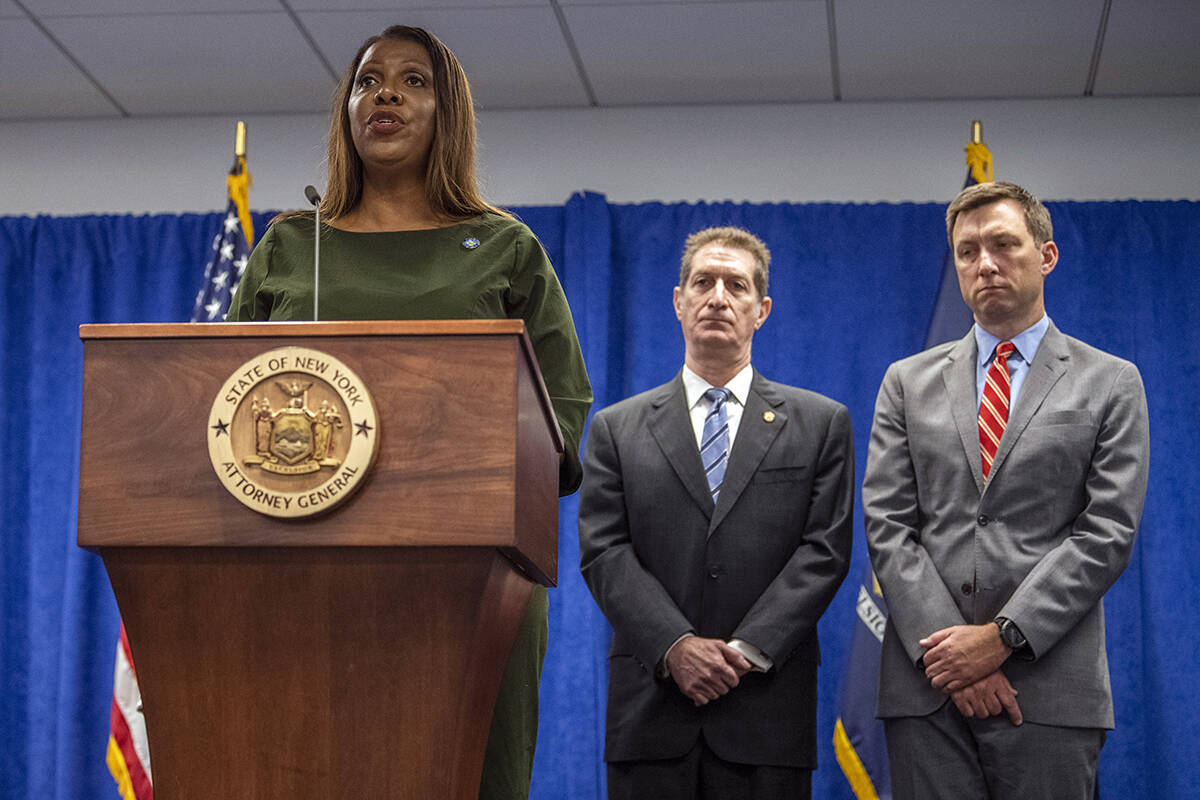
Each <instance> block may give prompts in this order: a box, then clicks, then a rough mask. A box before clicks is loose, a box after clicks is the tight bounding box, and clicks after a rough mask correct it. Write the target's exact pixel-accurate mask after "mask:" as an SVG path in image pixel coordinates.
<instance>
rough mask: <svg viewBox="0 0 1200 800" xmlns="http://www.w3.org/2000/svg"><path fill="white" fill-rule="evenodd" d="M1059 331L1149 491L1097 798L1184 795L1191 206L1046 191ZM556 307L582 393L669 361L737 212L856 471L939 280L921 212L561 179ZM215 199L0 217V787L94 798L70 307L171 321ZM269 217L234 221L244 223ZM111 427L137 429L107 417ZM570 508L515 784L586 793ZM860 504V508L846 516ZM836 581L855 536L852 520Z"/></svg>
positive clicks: (1199, 364) (92, 575)
mask: <svg viewBox="0 0 1200 800" xmlns="http://www.w3.org/2000/svg"><path fill="white" fill-rule="evenodd" d="M1050 210H1051V213H1052V214H1053V217H1054V223H1055V230H1056V236H1055V239H1056V240H1057V242H1058V243H1059V247H1060V250H1061V252H1062V259H1061V261H1060V262H1059V265H1058V268H1057V270H1056V271H1055V272H1054V274H1053V275H1051V277H1050V278H1049V280H1048V284H1047V306H1048V308H1049V311H1050V315H1051V316H1052V317H1053V318H1054V320H1055V322H1056V323H1057V324H1058V326H1059V327H1060V328H1061V329H1062V330H1064V331H1065V332H1067V333H1070V334H1073V335H1075V336H1078V337H1080V338H1082V339H1084V340H1086V341H1088V342H1090V343H1092V344H1094V345H1097V346H1099V347H1101V348H1103V349H1105V350H1108V351H1110V352H1113V353H1116V354H1118V355H1120V356H1124V357H1126V358H1129V359H1132V360H1133V361H1135V362H1136V363H1137V364H1138V366H1139V367H1140V368H1141V371H1142V375H1143V378H1144V380H1145V383H1146V389H1147V393H1148V395H1149V402H1150V414H1151V437H1152V441H1151V454H1152V455H1151V470H1150V490H1149V496H1148V498H1147V503H1146V511H1145V515H1144V517H1143V520H1142V530H1141V533H1140V535H1139V538H1138V541H1137V545H1136V548H1135V552H1134V557H1133V562H1132V564H1131V565H1130V567H1129V569H1128V570H1127V571H1126V573H1125V574H1124V576H1123V577H1122V578H1121V579H1120V580H1119V581H1118V582H1117V584H1116V585H1115V586H1114V587H1113V589H1112V590H1111V591H1110V592H1109V593H1108V596H1107V598H1106V607H1107V617H1108V625H1109V639H1108V647H1109V659H1110V665H1111V670H1112V678H1113V691H1114V694H1115V695H1116V705H1117V729H1116V731H1115V732H1113V733H1112V735H1111V736H1110V737H1109V739H1108V744H1107V745H1106V746H1105V748H1104V751H1103V755H1102V764H1101V785H1102V789H1103V792H1104V795H1105V796H1107V797H1155V798H1172V797H1178V798H1183V797H1192V796H1195V795H1196V794H1197V793H1200V765H1198V764H1197V761H1196V759H1195V751H1196V747H1197V737H1196V734H1195V723H1194V720H1195V715H1196V711H1197V709H1198V707H1200V704H1198V702H1197V700H1196V699H1195V692H1194V690H1193V689H1192V687H1193V683H1194V682H1193V680H1192V678H1193V675H1194V670H1195V665H1196V664H1198V663H1200V622H1198V620H1200V598H1198V594H1200V593H1198V591H1197V588H1196V587H1197V584H1196V580H1195V570H1196V566H1197V565H1198V564H1200V552H1198V551H1200V545H1198V544H1197V537H1196V536H1195V531H1196V530H1197V529H1200V512H1197V510H1196V502H1195V500H1196V498H1197V496H1200V480H1198V478H1197V470H1196V469H1195V467H1194V466H1193V462H1194V456H1193V454H1194V453H1196V452H1200V424H1198V423H1197V404H1196V400H1195V398H1196V396H1197V394H1198V393H1200V330H1198V329H1197V321H1198V320H1197V313H1198V312H1197V309H1200V277H1198V275H1200V272H1198V267H1200V263H1198V259H1197V255H1196V254H1197V253H1200V204H1198V203H1187V202H1154V203H1139V202H1112V203H1052V204H1050ZM517 211H518V213H519V214H520V215H521V217H522V218H523V219H524V220H525V221H526V222H527V223H528V224H529V225H530V227H532V228H533V230H534V231H535V232H536V233H537V234H538V236H539V237H541V239H542V241H543V243H544V244H545V246H546V248H547V250H548V251H549V253H550V256H551V259H552V260H553V262H554V263H555V265H556V267H557V269H558V271H559V274H560V276H561V278H562V282H563V285H564V286H565V288H566V291H567V296H568V299H569V300H570V303H571V307H572V309H573V310H574V313H575V321H576V326H577V328H578V330H579V334H580V339H581V341H582V343H583V348H584V355H585V358H586V359H587V363H588V367H589V372H590V374H591V377H592V383H593V386H594V388H595V392H596V407H597V408H599V407H602V406H605V405H608V404H610V403H612V402H615V401H616V400H619V399H621V398H623V397H626V396H628V395H630V394H632V393H634V392H637V391H641V390H643V389H646V388H649V387H651V386H655V385H657V384H659V383H662V382H664V381H666V380H668V379H670V378H671V377H672V376H673V375H674V374H675V372H676V371H677V370H678V368H679V366H680V363H681V360H682V353H683V340H682V337H681V335H680V332H679V327H678V323H677V322H676V320H675V318H674V313H673V311H672V308H671V289H672V287H673V286H674V285H675V282H676V279H677V272H678V255H679V252H680V249H681V246H682V242H683V239H684V238H685V237H686V235H687V234H688V233H690V232H692V231H694V230H696V229H698V228H701V227H705V226H709V225H715V224H738V225H743V226H745V227H747V228H749V229H751V230H753V231H755V232H757V233H758V234H759V235H760V236H761V237H762V238H763V239H764V240H765V241H766V242H767V244H768V245H769V246H770V247H771V249H772V252H773V254H774V258H775V260H774V264H773V267H772V275H771V292H770V293H771V295H772V296H773V298H774V303H775V304H774V307H773V311H772V315H771V319H770V320H769V321H768V322H767V324H766V325H765V326H764V328H763V329H762V330H761V331H759V333H758V335H757V336H756V340H755V348H754V353H755V356H754V361H755V365H756V367H757V368H758V369H759V370H760V371H762V372H763V373H765V374H766V375H768V376H769V377H771V378H773V379H775V380H779V381H784V382H787V383H793V384H797V385H800V386H805V387H808V388H811V389H815V390H817V391H820V392H823V393H825V394H828V395H830V396H832V397H834V398H837V399H838V400H841V401H842V402H844V403H846V404H847V405H848V406H849V408H850V412H851V415H852V417H853V420H854V426H855V443H856V447H857V459H858V469H859V474H860V477H861V470H862V465H863V463H864V461H865V457H866V444H867V437H868V433H869V428H870V423H871V412H872V408H873V404H874V398H875V393H876V390H877V389H878V385H879V381H880V379H881V378H882V376H883V372H884V369H885V368H886V367H887V365H888V364H889V363H890V362H891V361H893V360H895V359H898V358H901V357H903V356H905V355H908V354H910V353H913V352H915V351H917V350H919V349H920V348H921V346H922V343H923V340H924V336H925V331H926V327H927V325H928V321H929V316H930V313H931V311H932V308H933V302H934V297H935V294H936V291H937V285H938V276H939V271H940V269H941V266H942V256H943V253H944V251H945V240H944V233H943V228H942V221H941V218H942V207H941V206H940V205H936V204H902V205H884V204H877V205H849V204H836V205H834V204H813V205H786V204H778V205H775V204H772V205H757V204H715V205H708V204H697V205H692V204H659V203H648V204H637V205H620V204H610V203H608V202H607V201H606V200H605V198H604V197H602V196H600V195H596V194H580V195H576V196H574V197H572V198H571V199H570V200H569V201H568V202H567V203H566V204H565V205H563V206H552V207H536V208H532V207H531V208H522V209H517ZM220 217H221V215H220V214H218V213H213V214H206V215H192V214H185V215H179V216H175V215H156V216H87V217H73V218H53V217H37V218H30V217H9V218H0V282H2V285H3V289H4V296H3V300H2V301H0V370H2V372H0V376H2V377H0V387H2V391H0V420H3V423H2V424H3V428H2V432H3V437H4V442H5V448H4V468H3V469H2V470H0V474H2V476H3V477H2V478H0V480H2V481H3V503H4V506H3V507H4V512H5V513H4V529H3V531H2V532H0V625H2V626H3V628H2V630H0V676H2V678H3V687H4V688H3V691H2V694H0V730H3V731H4V733H5V736H4V739H5V745H4V747H2V748H0V797H5V798H13V800H46V799H47V798H56V799H58V798H61V800H67V799H68V798H70V799H72V800H73V799H74V798H115V797H116V791H115V788H114V785H113V784H112V782H111V780H110V778H109V776H108V774H107V771H106V768H105V766H104V748H105V741H106V738H107V735H108V713H109V705H110V702H111V681H112V667H113V656H114V648H115V644H116V639H117V609H116V605H115V603H114V601H113V598H112V592H111V589H110V588H109V585H108V580H107V577H106V575H105V573H104V569H103V566H102V564H101V563H100V560H99V559H98V558H97V557H96V556H93V555H91V554H89V553H86V552H84V551H81V550H79V549H78V548H77V547H76V546H75V510H76V484H77V476H78V458H79V453H78V444H77V442H78V435H79V424H80V420H79V409H80V376H81V369H82V367H81V360H82V347H81V345H80V343H79V339H78V331H77V326H78V325H79V324H80V323H84V322H165V321H180V320H185V319H187V317H188V314H189V312H190V310H191V305H192V300H193V297H194V295H195V293H196V290H197V288H198V282H199V281H200V279H201V275H202V273H203V269H204V260H205V258H206V257H207V255H208V253H209V249H208V245H209V243H210V242H211V240H212V237H213V235H214V234H215V232H216V230H217V227H218V225H219V221H220ZM268 217H269V215H261V214H260V215H256V219H255V225H256V228H257V229H258V230H263V229H264V227H263V226H265V223H266V219H267V218H268ZM130 424H137V421H136V420H130ZM576 508H577V504H576V501H575V499H574V498H566V499H564V500H563V501H562V506H561V528H560V565H561V566H560V570H559V576H560V584H559V588H558V589H557V590H555V591H553V592H552V593H551V644H550V652H549V655H548V657H547V662H546V670H545V676H544V679H543V684H542V726H541V736H540V742H539V747H538V753H537V762H536V774H535V783H534V791H533V796H534V797H535V798H537V799H538V800H563V799H564V798H570V799H571V800H576V799H578V800H596V799H598V798H601V797H603V787H604V777H603V776H604V769H603V765H602V763H601V753H602V750H603V735H604V705H605V684H606V680H607V654H606V647H607V640H608V630H607V625H606V623H605V622H604V619H603V617H602V616H601V615H600V614H599V612H598V611H597V610H596V608H595V606H594V604H593V603H592V600H591V597H590V596H589V595H588V593H587V589H586V588H585V587H584V585H583V583H582V581H581V579H580V578H579V575H578V571H577V569H576V565H577V563H578V542H577V540H576V532H575V514H576ZM859 513H860V515H861V512H859ZM857 530H858V531H859V532H857V533H856V541H855V553H854V564H853V565H852V567H851V570H850V575H851V576H855V575H859V574H861V572H862V569H863V566H864V563H865V558H866V553H865V550H866V548H865V546H864V544H863V539H862V534H861V525H860V526H858V529H857ZM854 585H855V583H854V581H850V582H848V584H847V586H845V587H843V590H842V591H841V592H840V593H839V595H838V596H837V598H836V599H835V600H834V603H833V605H832V607H831V608H830V610H829V612H828V613H827V614H826V615H825V618H824V619H823V620H822V622H821V626H820V635H821V639H822V645H823V647H822V651H823V653H824V659H825V660H824V663H823V664H822V668H821V682H820V694H819V703H820V709H819V712H820V714H819V718H820V720H821V725H822V730H821V733H820V740H821V742H822V748H823V749H822V752H821V766H820V769H819V770H818V772H817V774H816V777H815V780H814V794H815V796H816V797H819V798H839V799H847V798H850V797H851V795H850V792H849V790H848V788H847V787H846V785H845V782H844V780H843V779H842V777H841V774H840V772H839V771H838V767H837V764H836V762H835V761H834V758H833V753H832V747H831V745H830V744H829V743H830V739H831V736H832V727H833V721H834V719H835V717H836V704H837V697H838V690H839V687H840V682H841V676H842V672H843V667H844V664H845V659H846V651H847V649H848V643H849V639H850V632H851V628H852V625H853V620H854V599H855V598H854V591H853V590H854Z"/></svg>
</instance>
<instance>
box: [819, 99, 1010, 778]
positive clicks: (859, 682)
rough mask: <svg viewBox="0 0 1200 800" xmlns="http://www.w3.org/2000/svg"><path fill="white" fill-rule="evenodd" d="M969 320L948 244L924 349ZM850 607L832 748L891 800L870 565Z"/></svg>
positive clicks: (877, 602) (876, 593) (977, 172)
mask: <svg viewBox="0 0 1200 800" xmlns="http://www.w3.org/2000/svg"><path fill="white" fill-rule="evenodd" d="M982 134H983V126H982V125H981V123H979V122H978V121H976V122H973V123H971V142H970V143H969V144H968V145H967V147H966V151H967V179H966V182H965V183H964V185H963V188H966V187H967V186H972V185H974V184H977V183H988V182H990V181H992V180H993V177H992V154H991V153H990V152H989V151H988V149H987V147H985V146H984V144H983V135H982ZM972 322H973V320H972V318H971V310H970V309H969V308H967V305H966V303H964V302H963V300H962V295H961V293H960V292H959V289H958V274H957V273H956V272H955V269H954V253H953V252H952V251H951V250H950V248H949V247H947V248H946V257H945V258H944V259H943V262H942V273H941V280H940V283H939V285H938V294H937V300H936V302H935V303H934V306H933V314H932V316H931V317H930V321H929V328H928V329H927V332H926V336H925V347H927V348H928V347H933V346H934V345H935V344H941V343H942V342H948V341H951V340H952V339H960V338H962V337H963V336H965V335H966V333H967V330H968V329H969V328H970V327H971V324H972ZM855 607H856V610H857V612H858V613H857V617H858V622H857V624H856V625H855V626H854V636H853V638H852V639H851V642H850V656H849V660H848V665H847V667H846V675H845V678H844V680H843V683H842V694H841V698H840V701H839V709H838V712H839V713H838V719H837V723H836V724H835V725H834V729H833V749H834V753H835V754H836V755H837V761H838V765H839V766H841V768H842V772H843V773H844V774H845V776H846V780H847V781H849V782H850V787H851V789H853V790H854V795H855V796H856V797H857V798H858V800H891V797H892V789H891V776H890V773H889V772H888V760H887V741H886V739H885V738H884V734H883V723H882V722H880V721H879V720H878V719H876V718H875V701H876V696H877V695H878V693H879V653H880V650H881V648H882V645H883V631H884V629H885V628H886V627H887V614H888V610H887V603H885V602H884V599H883V592H882V591H880V588H879V582H878V581H877V580H875V574H874V573H873V572H872V571H871V568H870V565H868V566H867V570H866V574H865V575H864V576H863V580H862V582H861V583H860V584H859V586H858V601H857V603H856V604H855Z"/></svg>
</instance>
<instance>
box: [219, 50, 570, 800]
mask: <svg viewBox="0 0 1200 800" xmlns="http://www.w3.org/2000/svg"><path fill="white" fill-rule="evenodd" d="M328 166H329V184H328V186H327V189H326V192H325V196H324V197H323V198H322V199H321V201H320V207H319V210H320V220H321V233H320V271H319V274H320V285H319V291H318V292H317V293H316V294H317V298H318V301H319V308H318V309H316V316H317V318H318V319H322V320H369V319H380V320H397V319H470V318H476V319H478V318H519V319H522V320H524V322H525V326H526V330H527V331H528V335H529V338H530V341H531V342H532V344H533V348H534V352H535V353H536V354H537V358H538V363H539V366H540V367H541V370H542V375H543V378H544V380H545V383H546V388H547V390H548V391H549V393H550V398H551V401H552V403H553V405H554V411H555V415H556V416H557V418H558V424H559V426H560V427H561V428H562V433H563V439H564V440H565V445H566V448H565V449H566V452H565V455H564V458H563V461H562V465H561V468H560V472H559V493H560V494H569V493H571V492H573V491H575V489H576V488H578V486H579V482H580V478H581V474H582V472H581V468H580V465H579V455H578V451H579V439H580V435H581V433H582V429H583V422H584V418H585V416H586V415H587V410H588V407H589V406H590V405H591V401H592V392H591V386H590V384H589V383H588V378H587V372H586V371H585V369H584V364H583V355H582V353H581V352H580V348H579V341H578V339H577V338H576V335H575V327H574V323H573V321H572V318H571V311H570V308H568V306H567V301H566V297H565V296H564V295H563V291H562V287H561V285H560V284H559V281H558V278H557V276H556V275H555V273H554V269H553V268H552V267H551V265H550V262H549V259H548V258H547V257H546V253H545V251H544V250H543V249H542V246H541V244H540V243H539V242H538V240H537V239H536V238H535V237H534V235H533V233H532V232H531V231H530V230H529V228H527V227H526V226H525V225H524V224H522V223H521V222H519V221H517V220H516V219H515V218H513V217H512V216H511V215H510V214H508V213H506V212H504V211H502V210H501V209H499V208H497V207H495V206H492V205H490V204H489V203H487V202H485V201H484V200H483V198H482V197H481V196H480V194H479V190H478V188H477V186H476V181H475V114H474V110H473V106H472V101H471V90H470V87H469V85H468V83H467V78H466V75H465V73H464V72H463V69H462V66H461V65H460V64H459V62H458V59H457V58H456V57H455V56H454V54H453V53H452V52H451V51H450V50H449V48H447V47H446V46H445V45H444V44H442V42H441V41H439V40H438V39H437V37H435V36H433V35H432V34H430V33H429V32H427V31H425V30H422V29H421V28H412V27H407V26H394V27H390V28H388V29H387V30H385V31H384V32H383V33H382V34H380V35H378V36H372V37H371V38H369V39H367V40H366V41H365V42H364V43H363V44H362V46H361V47H360V48H359V50H358V52H357V53H356V54H355V56H354V60H353V61H352V62H351V64H350V66H349V68H348V70H347V71H346V73H345V74H344V75H343V77H342V80H341V83H340V84H339V87H338V90H337V94H336V99H335V105H334V108H333V115H332V119H331V122H330V128H329V164H328ZM313 274H314V215H313V214H312V213H311V212H291V213H287V214H282V215H280V216H279V217H277V218H276V219H275V220H274V222H273V224H272V226H271V227H270V229H269V230H268V231H267V233H266V234H265V235H264V236H263V238H262V240H261V241H260V242H259V243H258V245H257V246H256V247H255V248H254V252H253V253H252V254H251V256H250V259H249V262H248V264H247V266H246V269H245V272H244V274H243V276H242V279H241V281H240V283H239V285H238V289H237V292H236V294H235V295H234V298H233V301H232V304H231V306H230V309H229V314H228V316H227V319H228V320H229V321H231V322H233V321H250V320H311V319H313V318H314V302H313V298H314V291H313ZM546 639H547V598H546V590H545V588H544V587H542V586H537V585H535V586H534V590H533V595H532V597H531V599H530V602H529V606H528V608H527V609H526V613H525V617H524V619H523V621H522V623H521V630H520V633H519V634H518V637H517V641H516V644H515V645H514V647H513V653H512V656H511V657H510V659H509V662H508V665H507V668H506V670H505V676H504V682H503V685H502V686H501V689H500V695H499V697H498V699H497V702H496V711H495V714H494V716H493V720H492V728H491V732H490V734H489V739H488V746H487V753H486V756H485V759H484V768H483V779H482V781H481V786H480V794H479V796H480V797H481V798H485V797H486V798H525V797H528V793H529V782H530V775H531V773H532V769H533V750H534V745H535V743H536V738H537V702H538V681H539V677H540V674H541V667H542V661H543V658H544V656H545V652H546Z"/></svg>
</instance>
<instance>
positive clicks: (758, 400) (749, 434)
mask: <svg viewBox="0 0 1200 800" xmlns="http://www.w3.org/2000/svg"><path fill="white" fill-rule="evenodd" d="M768 411H770V412H771V413H770V414H766V412H768ZM764 415H765V416H769V417H770V418H771V421H770V422H768V421H767V420H766V418H765V416H764ZM787 422H788V415H787V409H786V408H784V405H783V396H782V395H780V394H779V392H777V391H776V390H775V387H774V385H773V384H772V383H771V382H770V381H768V380H767V379H766V378H764V377H762V376H761V375H759V374H758V372H757V370H756V371H755V373H754V378H753V379H752V380H751V381H750V393H749V395H748V396H747V397H746V407H745V408H744V409H742V421H741V422H740V423H738V432H737V438H736V439H735V440H734V442H733V448H732V449H731V450H730V453H729V466H728V467H727V468H726V469H725V479H724V480H723V481H722V482H721V493H720V494H719V495H717V507H716V509H715V510H714V511H713V515H712V519H711V521H710V522H709V525H708V533H709V535H710V536H711V535H712V532H713V531H715V530H716V529H717V526H718V525H720V524H721V520H723V519H725V515H726V514H728V513H729V509H731V508H732V507H733V504H734V503H736V502H737V500H738V498H739V497H740V496H741V494H742V491H743V490H744V489H745V488H746V486H747V485H748V484H749V483H750V479H751V478H752V477H753V476H754V473H755V472H756V471H757V470H758V465H759V464H761V463H762V460H763V456H765V455H766V454H767V451H768V450H770V449H771V445H772V443H774V441H775V439H776V438H777V437H778V436H779V434H780V432H781V431H782V430H783V428H784V426H785V425H787ZM693 438H694V437H693Z"/></svg>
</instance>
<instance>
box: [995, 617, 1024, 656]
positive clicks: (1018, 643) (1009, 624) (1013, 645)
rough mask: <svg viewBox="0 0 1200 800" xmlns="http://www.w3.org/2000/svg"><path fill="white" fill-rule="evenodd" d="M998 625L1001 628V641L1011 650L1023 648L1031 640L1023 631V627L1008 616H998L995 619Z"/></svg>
mask: <svg viewBox="0 0 1200 800" xmlns="http://www.w3.org/2000/svg"><path fill="white" fill-rule="evenodd" d="M994 622H995V623H996V627H998V628H999V629H1000V641H1002V642H1004V644H1005V645H1006V646H1007V647H1008V649H1010V650H1021V649H1023V648H1025V647H1026V646H1027V645H1028V644H1029V640H1027V639H1026V638H1025V636H1024V635H1023V634H1022V633H1021V629H1020V628H1018V627H1017V623H1015V622H1013V621H1012V620H1011V619H1009V618H1008V617H996V619H995V620H994Z"/></svg>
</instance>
